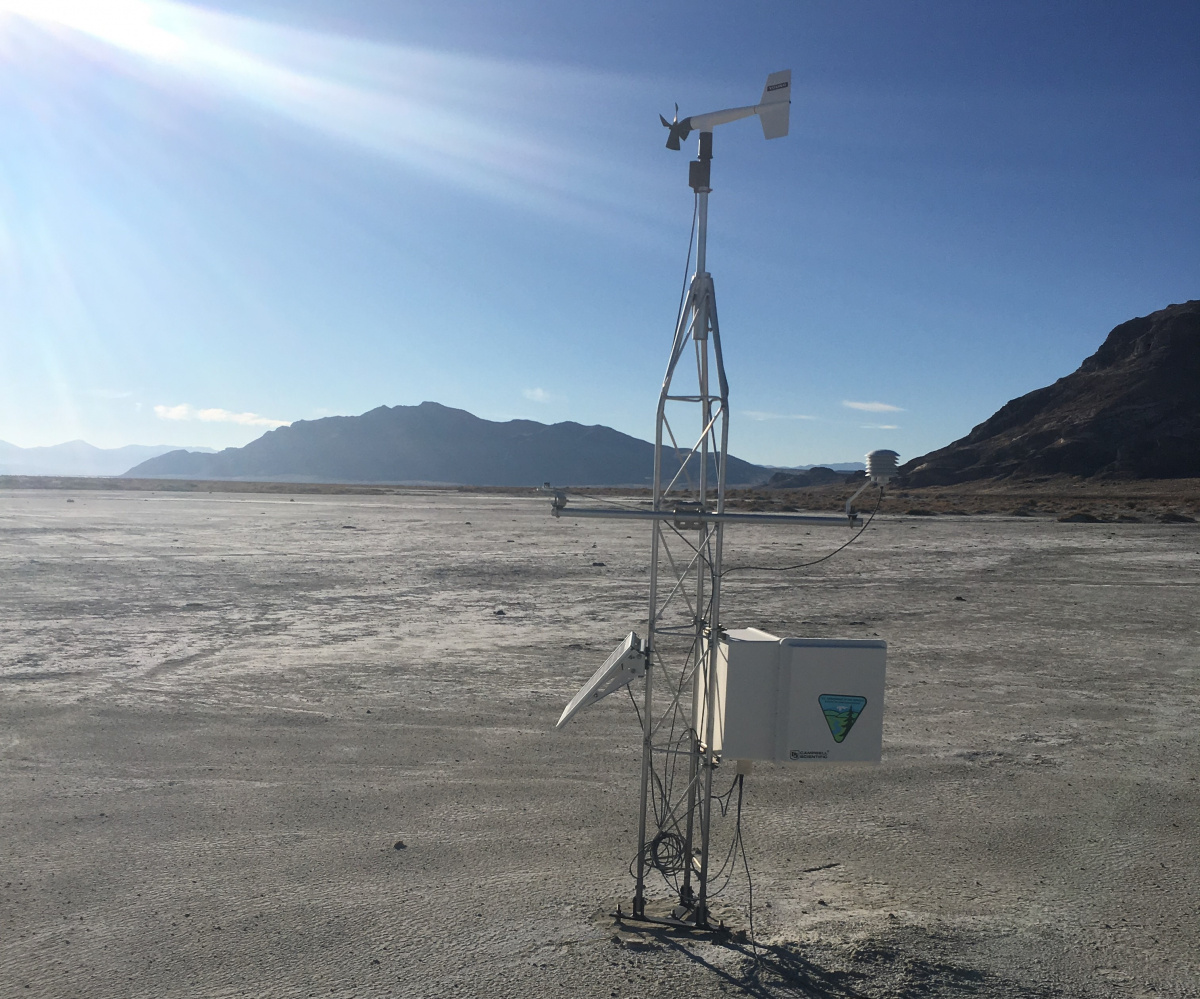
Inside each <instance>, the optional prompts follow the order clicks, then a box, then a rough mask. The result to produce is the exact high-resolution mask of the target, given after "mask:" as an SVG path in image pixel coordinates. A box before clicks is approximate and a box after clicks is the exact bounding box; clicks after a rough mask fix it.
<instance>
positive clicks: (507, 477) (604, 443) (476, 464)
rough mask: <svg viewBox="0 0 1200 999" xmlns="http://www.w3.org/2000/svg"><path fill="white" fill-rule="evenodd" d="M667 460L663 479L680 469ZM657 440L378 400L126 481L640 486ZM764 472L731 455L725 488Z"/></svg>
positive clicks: (158, 461) (178, 457)
mask: <svg viewBox="0 0 1200 999" xmlns="http://www.w3.org/2000/svg"><path fill="white" fill-rule="evenodd" d="M678 467H679V466H678V464H677V463H675V462H671V463H670V465H669V467H668V468H666V469H664V471H665V473H666V474H667V476H668V477H669V476H671V475H673V474H674V473H675V471H677V470H678ZM653 474H654V445H653V444H651V443H649V442H648V441H643V440H639V439H638V438H636V437H630V436H629V435H628V434H623V433H621V432H619V431H617V430H613V429H611V428H610V427H604V426H590V427H586V426H583V425H582V424H579V423H553V424H545V423H537V422H535V421H533V420H510V421H508V422H506V423H498V422H493V421H491V420H484V419H480V418H479V417H477V416H474V415H472V414H471V413H468V412H467V411H466V410H462V409H452V408H450V407H448V406H443V405H441V404H439V403H436V402H423V403H421V404H420V405H419V406H392V407H388V406H380V407H378V408H376V409H372V410H370V411H369V412H367V413H363V414H362V415H361V416H330V417H326V418H324V419H320V420H298V421H296V422H295V423H293V424H291V425H290V426H286V427H279V428H278V429H276V430H271V431H269V432H267V433H265V434H263V435H262V437H260V438H258V439H257V440H255V441H251V442H250V443H249V444H247V445H246V446H245V447H240V448H226V449H225V450H224V451H220V452H218V453H216V454H196V453H193V452H188V451H173V452H171V453H169V454H164V455H160V456H158V457H155V458H151V459H149V460H148V461H143V462H142V463H141V464H139V465H137V466H135V467H133V468H131V469H129V470H128V471H127V472H126V473H125V475H126V476H127V477H130V478H189V479H230V480H242V481H268V482H270V481H274V482H344V483H395V484H410V485H417V484H438V485H464V486H535V485H540V484H541V483H543V482H552V483H553V484H554V485H556V486H567V485H571V486H607V485H613V486H645V485H649V484H650V483H651V481H652V477H653ZM769 476H770V470H769V469H766V468H763V467H762V466H760V465H754V464H751V463H750V462H747V461H742V460H741V459H740V458H735V457H733V456H730V458H729V465H728V469H727V481H728V482H729V484H730V485H752V484H757V483H760V482H763V481H765V480H766V479H767V478H769Z"/></svg>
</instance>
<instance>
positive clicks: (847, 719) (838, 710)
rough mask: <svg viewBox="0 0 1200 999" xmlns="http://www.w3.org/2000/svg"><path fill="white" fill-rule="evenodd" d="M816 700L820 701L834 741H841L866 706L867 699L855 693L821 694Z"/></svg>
mask: <svg viewBox="0 0 1200 999" xmlns="http://www.w3.org/2000/svg"><path fill="white" fill-rule="evenodd" d="M817 700H819V701H820V702H821V710H822V711H823V712H824V714H825V724H827V725H828V726H829V734H830V735H832V736H833V741H834V742H841V741H842V740H843V739H845V738H846V736H847V735H849V734H850V729H852V728H853V727H854V723H855V722H856V721H858V716H859V715H861V714H862V712H863V708H865V707H866V706H867V699H866V698H865V697H859V696H858V695H856V694H822V695H821V696H820V697H819V698H817Z"/></svg>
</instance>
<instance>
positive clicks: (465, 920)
mask: <svg viewBox="0 0 1200 999" xmlns="http://www.w3.org/2000/svg"><path fill="white" fill-rule="evenodd" d="M726 538H727V541H726V545H727V551H728V555H727V565H731V564H737V563H738V562H742V561H745V562H753V563H755V564H763V563H770V562H771V561H772V560H778V561H779V562H786V561H788V560H791V561H796V560H797V556H799V557H800V558H803V557H806V556H808V555H809V554H812V555H814V556H815V555H817V554H820V553H822V552H824V551H827V550H829V549H830V548H832V547H834V546H835V545H836V544H838V543H840V542H841V540H843V538H844V534H843V533H842V531H841V529H829V530H821V529H812V530H811V531H810V530H806V529H794V528H788V529H786V530H777V529H766V528H750V527H747V528H742V527H731V528H730V529H729V531H728V533H727V535H726ZM647 553H648V531H647V529H646V527H645V526H644V525H637V526H635V527H632V528H631V527H629V526H628V525H627V524H622V523H620V522H596V521H587V522H573V521H570V520H566V519H563V520H553V519H551V518H550V517H549V516H547V511H546V509H545V504H544V503H543V502H540V501H535V500H532V499H528V500H527V499H522V498H516V497H511V496H510V497H505V496H495V495H471V494H458V493H451V492H437V491H419V490H409V491H401V492H398V493H397V494H396V495H392V496H369V497H354V496H295V497H287V496H276V495H272V496H267V495H254V494H192V495H179V494H175V495H169V494H161V493H160V494H149V493H104V492H89V493H67V492H54V491H44V492H38V491H32V490H26V491H21V492H9V493H0V573H2V579H3V586H2V587H0V995H2V996H5V997H8V996H30V997H33V996H41V997H45V996H54V997H57V996H75V995H78V996H87V997H107V996H114V997H115V996H122V997H124V996H139V997H141V996H146V997H151V996H153V997H173V996H238V995H246V996H305V995H319V996H354V995H357V996H389V995H396V996H473V995H479V996H489V997H501V996H541V995H549V996H556V995H562V996H602V997H612V996H617V997H624V996H656V995H740V994H746V995H753V996H833V997H853V996H879V997H883V996H889V997H891V996H960V995H961V996H968V995H969V996H1014V997H1027V996H1047V997H1048V996H1081V997H1085V996H1086V997H1097V999H1099V997H1108V996H1125V995H1129V996H1135V995H1145V996H1196V995H1198V994H1200V957H1198V955H1200V929H1198V927H1200V845H1198V842H1197V831H1196V830H1197V828H1200V824H1198V822H1197V819H1198V817H1200V816H1198V812H1200V808H1198V805H1200V785H1198V783H1197V776H1198V775H1200V736H1198V733H1197V714H1198V708H1200V657H1198V653H1197V642H1196V638H1197V635H1196V627H1197V626H1196V621H1197V619H1198V618H1200V613H1198V610H1200V607H1198V600H1197V597H1198V595H1200V589H1198V586H1200V574H1198V573H1197V570H1198V569H1200V554H1198V553H1200V529H1198V528H1196V527H1194V526H1190V525H1178V526H1167V525H1149V524H1122V525H1111V524H1059V523H1056V522H1052V521H1041V520H1036V519H1033V520H1031V519H1016V518H1013V519H1006V518H1000V517H971V518H966V517H958V518H950V517H939V518H922V519H920V520H917V519H915V518H910V519H906V518H904V517H891V518H879V519H877V520H876V521H875V523H873V524H872V525H871V527H870V529H869V530H868V531H867V532H866V534H865V535H864V536H863V537H862V538H861V540H860V541H859V542H858V543H857V544H855V545H853V546H851V547H850V548H849V549H848V550H847V551H846V552H844V553H843V554H841V555H839V556H838V557H837V558H835V559H832V560H830V561H829V562H826V563H823V564H821V565H820V566H815V567H813V568H812V569H811V570H809V571H808V572H807V573H805V574H792V575H771V574H765V573H744V574H738V575H735V576H733V577H731V578H730V580H729V582H728V583H727V586H726V591H725V608H724V614H723V618H724V621H723V623H724V624H726V625H727V626H730V627H734V626H749V625H752V626H758V627H762V628H766V629H769V630H771V631H774V632H775V633H777V634H781V635H808V636H840V637H850V638H854V637H873V636H875V635H878V636H880V637H882V638H885V639H887V641H888V642H889V659H888V694H887V713H886V725H885V738H884V760H883V764H882V765H881V766H879V767H877V768H865V769H817V768H806V769H794V768H774V767H770V766H760V767H758V768H757V769H756V770H755V772H754V773H753V775H752V776H751V777H750V778H748V780H747V783H746V800H745V808H744V828H745V837H746V845H747V849H748V858H749V866H750V871H751V874H752V875H753V879H754V880H753V889H754V894H753V901H754V907H753V916H754V925H753V930H754V936H755V938H756V939H757V956H756V954H755V947H754V945H753V944H752V943H751V942H750V941H749V939H748V938H747V937H745V936H744V935H742V934H736V935H734V936H732V937H729V938H726V939H724V940H721V939H717V940H713V939H701V938H696V939H688V938H681V937H677V936H672V935H670V934H665V933H658V932H639V931H636V930H634V929H632V928H631V927H621V926H618V925H616V924H615V923H614V922H613V920H612V919H611V917H610V916H609V913H610V912H611V911H612V910H613V909H614V908H615V906H616V904H617V903H618V902H623V903H624V904H625V905H626V907H627V906H628V899H629V894H630V888H631V886H630V882H629V878H628V875H627V873H626V867H627V864H628V863H629V860H630V857H631V855H632V853H633V851H634V847H635V844H634V842H633V831H634V828H635V820H636V815H635V812H636V803H635V797H636V780H637V767H638V762H637V761H638V733H637V730H636V728H635V723H634V717H633V711H632V708H631V707H630V705H629V701H628V698H619V697H613V698H610V699H609V700H607V701H605V702H603V703H602V704H600V705H598V706H597V707H596V708H594V709H593V710H591V711H589V712H586V713H584V714H582V715H580V716H579V718H577V719H576V720H575V721H574V722H572V724H571V725H570V726H569V727H568V728H567V729H565V730H564V731H562V732H555V731H554V729H553V725H554V722H555V720H556V719H557V717H558V714H559V712H560V710H561V708H562V706H563V704H564V703H565V702H566V701H567V700H568V699H569V698H570V696H571V695H572V694H573V693H574V691H575V690H576V689H577V688H578V686H579V685H580V684H581V683H582V682H583V681H584V680H585V679H586V678H587V677H588V676H589V675H590V674H591V672H592V670H593V669H594V668H595V666H596V665H597V664H598V662H599V661H600V660H601V659H603V657H604V656H605V655H606V654H607V652H608V651H609V649H610V648H612V647H613V646H614V645H615V644H616V643H617V642H618V641H619V640H620V639H621V638H622V637H623V636H624V634H625V632H626V631H628V630H630V629H638V628H639V626H640V620H641V617H642V615H643V614H644V602H645V598H646V586H647V573H646V561H647ZM601 562H602V563H604V564H603V565H596V564H595V563H601ZM959 598H961V599H959ZM501 610H502V611H504V613H503V614H498V613H496V612H497V611H501ZM727 833H728V827H727V826H726V827H724V828H722V829H721V830H720V831H719V833H718V835H727ZM398 843H403V847H402V848H399V849H397V847H396V844H398ZM748 902H749V897H748V892H747V885H746V880H745V877H744V874H743V873H742V872H740V871H739V872H738V874H737V876H735V877H734V878H733V879H732V880H731V881H730V883H729V885H728V888H727V890H726V892H725V894H724V895H722V896H721V898H720V899H719V905H720V915H721V916H722V917H723V918H724V919H725V920H726V921H727V923H729V924H730V925H731V926H732V927H734V928H735V929H737V930H743V931H745V930H749V928H750V927H749V925H748Z"/></svg>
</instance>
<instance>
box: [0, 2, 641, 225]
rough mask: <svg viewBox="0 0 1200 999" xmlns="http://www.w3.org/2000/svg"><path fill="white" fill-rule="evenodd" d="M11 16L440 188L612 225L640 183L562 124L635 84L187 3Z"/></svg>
mask: <svg viewBox="0 0 1200 999" xmlns="http://www.w3.org/2000/svg"><path fill="white" fill-rule="evenodd" d="M5 14H7V15H8V16H9V17H11V16H14V15H15V16H17V17H19V18H21V19H24V20H26V21H28V22H30V23H32V24H34V25H37V26H40V27H41V28H43V29H44V30H45V33H46V35H47V36H48V38H49V39H50V40H53V39H55V38H58V39H61V38H63V36H64V33H76V34H78V35H81V36H84V37H86V38H90V39H92V40H94V41H96V42H100V43H102V46H104V47H107V48H108V49H110V50H111V57H112V59H114V60H122V66H123V68H124V69H126V70H128V69H131V68H132V70H133V71H134V72H137V73H139V74H140V75H141V76H142V78H143V79H145V81H146V82H147V83H148V84H149V85H151V86H154V87H155V88H157V89H164V88H166V89H170V88H172V87H177V86H182V87H188V88H201V89H205V90H208V91H211V92H214V93H217V94H219V95H221V96H222V97H224V98H227V99H233V100H237V101H240V102H244V103H247V104H251V105H254V106H256V107H258V108H261V109H263V110H265V111H267V112H269V113H270V114H272V115H273V116H274V117H276V118H277V119H278V120H279V121H280V122H281V123H283V122H288V123H291V124H292V125H298V126H301V127H303V128H306V129H312V130H315V131H317V132H319V133H321V134H323V135H325V136H326V137H328V138H330V139H332V140H335V141H337V142H339V143H343V144H346V145H350V146H356V147H358V148H359V149H361V150H364V151H368V152H370V153H372V154H374V155H378V156H383V157H385V158H387V159H389V160H392V161H393V162H396V163H398V164H400V165H403V166H405V167H408V168H411V169H416V170H419V171H421V172H422V173H425V174H427V175H428V176H430V177H434V178H437V179H438V180H439V181H441V182H443V183H449V184H452V185H454V186H458V187H463V188H468V189H472V190H475V191H476V192H478V193H481V194H486V195H490V196H493V197H499V198H501V199H503V200H508V201H515V202H519V203H521V204H523V205H526V206H528V207H534V208H540V209H542V210H544V211H548V212H550V213H553V214H556V215H563V214H566V215H574V216H576V217H577V218H579V219H581V220H583V219H591V220H593V221H598V220H603V221H602V222H601V224H603V225H604V226H605V227H606V228H607V227H610V226H611V224H612V220H613V218H614V217H615V215H616V214H617V213H618V212H619V209H618V204H619V202H618V201H617V194H618V191H619V190H620V189H621V188H623V189H624V190H626V191H628V189H629V187H630V183H629V181H630V179H631V178H624V181H625V182H624V183H623V184H619V185H618V184H616V183H613V182H612V181H613V180H614V178H613V177H611V176H608V174H610V173H614V172H617V171H616V168H614V167H612V166H610V165H604V164H600V163H598V162H597V161H596V157H595V156H594V154H592V153H591V152H590V151H589V150H587V149H585V147H584V145H583V144H582V143H581V142H573V143H572V144H571V145H568V144H566V143H564V141H563V137H564V134H573V133H566V132H565V129H566V125H567V123H566V122H564V121H561V120H559V119H561V117H562V114H563V112H562V109H563V108H566V107H573V106H577V105H579V104H581V103H585V102H588V101H589V99H594V97H595V93H596V91H597V89H598V88H607V89H609V90H610V91H611V90H612V89H613V88H616V87H620V86H623V85H627V83H625V82H624V81H618V80H617V79H615V78H614V79H606V80H600V79H599V78H597V77H596V76H595V75H594V74H589V73H586V72H583V71H579V70H571V69H567V68H563V67H540V66H531V65H528V64H521V63H513V62H505V61H501V60H495V59H485V58H479V57H474V56H466V55H461V54H456V53H448V52H435V51H430V50H427V49H418V48H415V47H411V46H405V45H402V44H396V43H389V44H385V43H379V42H373V41H366V40H363V39H356V38H349V37H338V36H333V35H329V34H325V33H318V32H314V31H308V30H302V29H298V28H291V27H287V26H284V25H280V24H272V23H269V22H265V21H261V20H256V19H253V18H248V17H243V16H236V15H231V14H226V13H221V12H217V11H213V10H206V9H204V8H201V7H195V6H192V5H189V4H186V3H180V2H177V0H0V18H3V16H4V15H5ZM0 23H2V21H0ZM96 51H102V50H97V49H95V48H93V49H92V52H91V56H92V57H94V55H95V52H96ZM122 57H124V58H122ZM131 57H132V61H131ZM139 61H140V62H141V67H140V68H139V67H138V62H139ZM549 95H555V96H556V98H557V99H556V100H553V101H552V100H550V97H549Z"/></svg>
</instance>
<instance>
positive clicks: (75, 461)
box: [0, 440, 208, 475]
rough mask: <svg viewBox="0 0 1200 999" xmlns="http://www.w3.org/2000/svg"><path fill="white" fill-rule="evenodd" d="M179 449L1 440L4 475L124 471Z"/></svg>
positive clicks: (0, 463)
mask: <svg viewBox="0 0 1200 999" xmlns="http://www.w3.org/2000/svg"><path fill="white" fill-rule="evenodd" d="M177 450H179V445H178V444H127V445H126V446H125V447H113V448H104V447H95V446H94V445H92V444H89V443H88V442H87V441H80V440H75V441H67V442H66V443H65V444H53V445H50V446H48V447H17V445H15V444H9V443H8V442H7V441H0V475H120V474H121V473H122V472H124V471H125V470H126V469H128V468H129V466H130V465H134V464H137V463H138V462H142V461H146V460H147V459H148V458H154V457H156V456H157V455H160V454H167V453H169V452H171V451H177ZM194 450H208V449H206V448H201V449H194Z"/></svg>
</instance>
